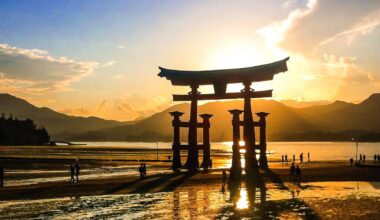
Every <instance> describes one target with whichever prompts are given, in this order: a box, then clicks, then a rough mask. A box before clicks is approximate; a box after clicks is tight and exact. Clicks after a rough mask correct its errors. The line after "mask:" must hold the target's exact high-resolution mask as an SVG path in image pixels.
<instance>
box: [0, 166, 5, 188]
mask: <svg viewBox="0 0 380 220" xmlns="http://www.w3.org/2000/svg"><path fill="white" fill-rule="evenodd" d="M3 186H4V167H3V166H0V187H3Z"/></svg>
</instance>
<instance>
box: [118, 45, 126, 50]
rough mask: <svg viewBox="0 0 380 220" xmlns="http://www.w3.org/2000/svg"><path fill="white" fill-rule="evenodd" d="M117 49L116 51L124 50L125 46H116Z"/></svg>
mask: <svg viewBox="0 0 380 220" xmlns="http://www.w3.org/2000/svg"><path fill="white" fill-rule="evenodd" d="M117 48H118V49H125V46H123V45H119V46H117Z"/></svg>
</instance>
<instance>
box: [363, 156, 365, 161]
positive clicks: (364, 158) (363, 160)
mask: <svg viewBox="0 0 380 220" xmlns="http://www.w3.org/2000/svg"><path fill="white" fill-rule="evenodd" d="M363 163H365V154H363Z"/></svg>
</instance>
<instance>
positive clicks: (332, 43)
mask: <svg viewBox="0 0 380 220" xmlns="http://www.w3.org/2000/svg"><path fill="white" fill-rule="evenodd" d="M264 2H265V3H264ZM0 19H1V20H2V22H0V83H1V84H0V85H1V86H0V92H3V93H5V92H6V93H11V94H13V95H16V96H18V97H21V98H25V99H26V100H28V101H30V102H31V103H33V104H35V105H38V106H47V107H50V108H52V109H54V110H57V111H60V112H63V113H67V114H72V115H81V116H92V115H94V116H99V117H102V118H107V119H116V120H133V119H135V118H138V117H141V116H147V115H150V114H152V113H154V112H156V111H160V110H163V109H165V108H166V107H168V106H170V105H172V104H173V102H172V101H171V94H172V93H181V92H187V91H188V88H173V87H172V86H171V85H170V82H169V81H167V80H165V79H161V78H159V77H157V74H158V72H159V71H158V66H163V67H167V68H176V69H187V70H204V69H223V68H238V67H246V66H253V65H258V64H263V63H267V62H273V61H276V60H279V59H283V58H285V57H288V56H290V60H289V62H288V69H289V71H288V72H286V73H282V74H278V75H276V77H275V80H274V81H273V82H271V83H265V84H264V85H254V86H253V87H254V88H255V89H258V90H260V89H264V88H273V89H274V97H273V98H274V99H277V100H282V99H293V100H304V101H316V100H337V99H339V100H344V101H349V102H357V101H360V100H362V99H365V98H366V97H368V96H369V95H370V94H372V93H375V92H379V88H380V73H379V71H378V67H377V63H379V61H380V44H379V39H380V28H379V24H380V1H377V0H373V1H354V0H339V1H338V0H325V1H318V0H309V1H307V0H305V1H302V0H290V1H200V0H199V1H186V2H183V1H165V2H160V3H158V1H138V2H136V1H80V2H77V1H64V2H58V1H46V2H45V1H10V2H7V3H5V4H1V5H0ZM229 89H230V90H239V89H240V86H239V85H232V86H230V87H229ZM201 90H202V91H203V92H207V91H210V88H207V87H206V88H201Z"/></svg>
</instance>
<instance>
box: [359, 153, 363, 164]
mask: <svg viewBox="0 0 380 220" xmlns="http://www.w3.org/2000/svg"><path fill="white" fill-rule="evenodd" d="M362 160H363V156H362V154H360V155H359V163H360V162H362Z"/></svg>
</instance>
